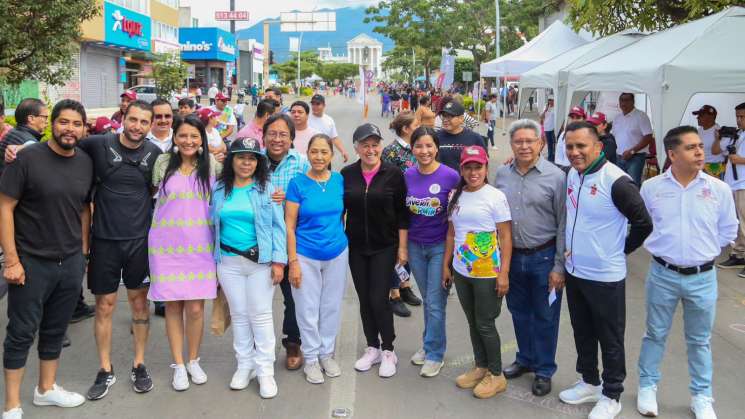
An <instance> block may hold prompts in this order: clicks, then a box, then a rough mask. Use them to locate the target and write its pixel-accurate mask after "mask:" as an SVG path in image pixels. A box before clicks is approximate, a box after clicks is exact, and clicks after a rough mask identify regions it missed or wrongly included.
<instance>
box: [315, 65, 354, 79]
mask: <svg viewBox="0 0 745 419" xmlns="http://www.w3.org/2000/svg"><path fill="white" fill-rule="evenodd" d="M359 72H360V68H359V66H358V65H357V64H351V63H324V64H322V65H321V66H320V69H319V71H318V72H317V73H316V74H318V75H319V76H321V77H323V79H324V80H326V81H329V82H332V81H334V80H344V79H347V78H349V77H354V76H355V75H357V74H359Z"/></svg>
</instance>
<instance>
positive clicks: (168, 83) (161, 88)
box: [153, 54, 189, 99]
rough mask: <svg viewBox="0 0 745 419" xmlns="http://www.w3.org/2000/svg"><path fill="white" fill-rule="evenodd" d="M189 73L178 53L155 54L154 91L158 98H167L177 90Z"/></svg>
mask: <svg viewBox="0 0 745 419" xmlns="http://www.w3.org/2000/svg"><path fill="white" fill-rule="evenodd" d="M188 74H189V72H188V69H187V66H186V63H184V62H183V61H181V57H180V56H179V54H156V55H155V61H154V62H153V79H155V92H156V94H157V95H158V97H160V98H164V99H169V98H170V97H171V94H172V93H173V92H176V91H179V90H180V89H181V86H183V85H184V83H185V80H186V76H187V75H188Z"/></svg>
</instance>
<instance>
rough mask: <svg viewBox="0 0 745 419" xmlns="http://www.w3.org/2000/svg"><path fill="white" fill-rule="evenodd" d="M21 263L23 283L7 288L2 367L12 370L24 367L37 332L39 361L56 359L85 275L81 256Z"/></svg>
mask: <svg viewBox="0 0 745 419" xmlns="http://www.w3.org/2000/svg"><path fill="white" fill-rule="evenodd" d="M21 264H22V265H23V269H24V270H25V271H26V283H25V284H24V285H9V286H8V327H7V329H6V336H5V343H4V352H3V366H4V367H5V368H7V369H12V370H15V369H19V368H23V367H24V366H25V365H26V358H28V352H29V349H30V348H31V345H33V343H34V337H35V335H36V331H37V330H38V331H39V344H38V351H39V359H41V360H44V361H52V360H55V359H57V358H59V356H60V352H62V339H63V337H64V336H65V332H66V331H67V324H68V323H69V322H70V318H71V317H72V313H73V311H75V305H76V304H77V302H78V297H79V296H80V289H81V288H82V284H81V281H80V278H82V276H83V274H84V273H85V260H84V258H83V255H82V253H80V254H76V255H74V256H69V257H67V258H65V259H63V260H61V261H59V260H49V259H41V258H37V257H33V256H28V255H23V256H21Z"/></svg>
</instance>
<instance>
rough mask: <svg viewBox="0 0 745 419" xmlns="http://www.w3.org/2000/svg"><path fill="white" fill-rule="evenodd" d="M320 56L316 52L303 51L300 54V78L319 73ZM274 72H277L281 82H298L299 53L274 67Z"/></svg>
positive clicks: (293, 54) (291, 54) (294, 53)
mask: <svg viewBox="0 0 745 419" xmlns="http://www.w3.org/2000/svg"><path fill="white" fill-rule="evenodd" d="M319 65H320V63H319V61H318V54H317V53H316V52H314V51H303V52H301V53H300V78H301V79H304V78H306V77H310V76H312V75H313V73H316V74H317V73H318V68H319ZM272 71H275V72H276V73H277V75H278V76H279V78H280V80H282V81H284V82H291V81H293V80H297V52H292V53H290V57H289V58H288V59H287V61H285V62H283V63H281V64H274V65H272Z"/></svg>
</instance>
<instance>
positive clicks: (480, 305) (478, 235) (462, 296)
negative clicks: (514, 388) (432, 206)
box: [442, 146, 512, 399]
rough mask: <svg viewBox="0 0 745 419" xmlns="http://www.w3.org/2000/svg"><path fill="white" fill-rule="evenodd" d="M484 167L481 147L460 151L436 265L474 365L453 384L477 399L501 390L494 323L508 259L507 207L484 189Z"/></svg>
mask: <svg viewBox="0 0 745 419" xmlns="http://www.w3.org/2000/svg"><path fill="white" fill-rule="evenodd" d="M488 165H489V156H488V155H487V154H486V150H484V148H483V147H480V146H468V147H465V148H463V152H462V153H461V171H460V176H461V179H460V181H459V182H458V185H457V186H456V188H455V191H454V192H453V195H452V197H451V199H450V202H449V205H448V218H449V224H448V232H447V239H446V241H445V258H444V259H443V262H442V284H443V286H444V287H450V286H451V285H452V284H453V282H454V283H455V288H456V290H457V292H458V300H459V301H460V305H461V307H463V312H464V313H465V315H466V319H467V320H468V329H469V332H470V336H471V346H472V347H473V356H474V364H475V365H474V368H472V369H470V370H468V371H467V372H465V373H464V374H461V375H460V376H458V377H457V378H456V380H455V383H456V385H457V386H458V387H459V388H463V389H472V391H473V395H474V396H475V397H478V398H480V399H485V398H489V397H493V396H495V395H496V394H498V393H501V392H503V391H505V390H506V389H507V381H506V380H505V378H504V375H503V374H502V354H501V352H500V348H501V344H500V338H499V332H498V331H497V327H496V325H495V321H496V319H497V317H498V316H499V313H500V311H501V309H502V298H503V297H504V296H505V295H507V292H508V290H509V273H510V258H511V255H512V233H511V230H512V228H511V225H510V219H511V216H510V207H509V205H508V204H507V198H506V197H505V195H504V193H502V192H501V191H500V190H498V189H496V188H494V187H493V186H491V185H489V184H488V180H487V177H486V175H487V172H488ZM451 266H452V268H451ZM451 269H452V270H451Z"/></svg>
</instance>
